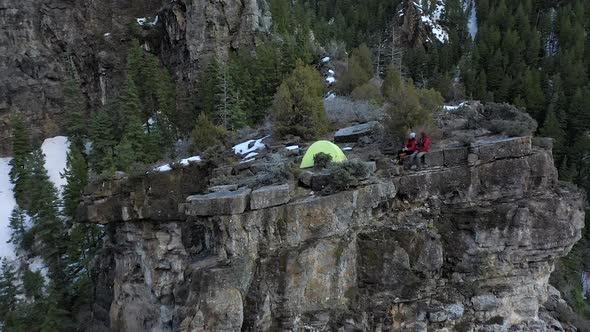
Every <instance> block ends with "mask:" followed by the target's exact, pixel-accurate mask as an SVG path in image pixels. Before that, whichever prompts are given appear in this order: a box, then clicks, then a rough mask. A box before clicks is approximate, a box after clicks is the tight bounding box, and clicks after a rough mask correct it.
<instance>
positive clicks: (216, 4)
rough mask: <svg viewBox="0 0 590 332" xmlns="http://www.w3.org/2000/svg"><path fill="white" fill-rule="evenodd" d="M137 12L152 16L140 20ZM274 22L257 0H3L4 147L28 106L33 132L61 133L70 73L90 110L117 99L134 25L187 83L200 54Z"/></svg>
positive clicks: (223, 49)
mask: <svg viewBox="0 0 590 332" xmlns="http://www.w3.org/2000/svg"><path fill="white" fill-rule="evenodd" d="M156 16H157V17H158V19H157V20H156V19H155V17H156ZM137 17H150V21H149V22H148V23H155V24H153V25H152V24H147V25H144V27H139V26H138V24H137V22H136V18H137ZM270 24H271V20H270V12H269V9H268V6H267V4H266V1H260V0H258V1H257V0H241V1H222V0H178V1H165V0H110V1H103V0H82V1H73V0H44V1H20V0H2V1H1V2H0V25H1V26H2V33H0V155H6V154H9V152H10V146H9V142H10V139H9V138H10V136H9V134H10V129H9V128H10V127H9V118H10V115H11V114H13V113H16V112H19V113H22V114H24V116H25V120H26V121H27V122H28V123H29V124H30V127H31V129H32V134H33V137H34V138H35V139H42V138H44V137H47V136H52V135H56V134H58V133H63V131H64V128H63V126H64V121H63V120H64V114H63V113H64V112H63V105H64V94H63V83H64V82H65V81H66V80H67V79H68V78H69V77H72V76H73V77H74V78H75V79H76V80H78V81H79V83H80V86H81V89H82V91H83V94H84V95H85V97H86V99H87V102H88V111H89V112H90V111H94V110H96V109H99V108H100V107H102V106H104V105H105V104H107V103H108V102H109V101H110V100H112V99H113V98H114V97H115V96H116V95H117V91H118V90H119V88H120V87H121V84H122V82H123V73H124V69H125V59H126V54H127V51H126V49H127V45H128V42H129V41H130V36H131V34H130V32H129V27H130V26H136V27H138V28H139V30H141V32H142V34H143V36H144V38H145V40H146V44H145V45H144V47H145V48H146V49H149V50H150V51H152V52H154V53H157V54H159V55H160V57H161V59H162V61H163V62H164V63H165V64H167V65H168V66H169V67H170V69H171V70H172V72H173V73H174V74H175V76H176V79H177V80H178V81H180V86H181V87H182V86H183V85H184V86H191V85H192V84H193V83H194V82H195V80H196V79H197V77H198V75H197V73H198V71H199V69H200V68H201V67H202V63H201V62H203V61H204V60H207V59H209V58H211V57H212V56H214V55H220V56H224V55H226V54H227V53H228V50H229V49H230V48H232V47H233V48H237V47H240V46H248V45H253V44H254V43H255V39H256V36H258V34H260V33H264V32H267V31H269V30H268V29H269V28H270Z"/></svg>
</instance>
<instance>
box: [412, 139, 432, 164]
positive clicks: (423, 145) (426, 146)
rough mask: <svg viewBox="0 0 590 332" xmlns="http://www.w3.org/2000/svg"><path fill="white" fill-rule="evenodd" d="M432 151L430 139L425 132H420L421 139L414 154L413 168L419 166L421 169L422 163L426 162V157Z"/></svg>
mask: <svg viewBox="0 0 590 332" xmlns="http://www.w3.org/2000/svg"><path fill="white" fill-rule="evenodd" d="M428 150H430V137H428V134H427V133H426V132H425V131H422V132H420V139H419V140H418V144H417V146H416V151H415V152H414V154H412V168H414V166H417V167H418V168H420V167H421V164H422V162H423V161H424V155H425V154H426V153H427V152H428Z"/></svg>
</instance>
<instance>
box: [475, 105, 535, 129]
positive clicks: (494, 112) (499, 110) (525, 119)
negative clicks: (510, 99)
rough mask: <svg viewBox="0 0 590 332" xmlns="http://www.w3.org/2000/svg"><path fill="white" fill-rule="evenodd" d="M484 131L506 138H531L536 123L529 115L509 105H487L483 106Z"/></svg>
mask: <svg viewBox="0 0 590 332" xmlns="http://www.w3.org/2000/svg"><path fill="white" fill-rule="evenodd" d="M483 114H484V117H485V119H486V121H485V123H484V124H483V125H484V127H485V128H486V129H488V130H489V131H491V132H492V133H495V134H504V135H508V136H532V135H533V133H534V132H535V131H536V130H537V122H536V121H535V120H534V119H533V118H531V116H530V115H529V114H527V113H526V112H524V111H521V110H519V109H518V108H516V107H515V106H512V105H509V104H496V103H489V104H486V105H485V106H484V109H483Z"/></svg>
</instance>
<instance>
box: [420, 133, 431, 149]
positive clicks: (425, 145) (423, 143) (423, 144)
mask: <svg viewBox="0 0 590 332" xmlns="http://www.w3.org/2000/svg"><path fill="white" fill-rule="evenodd" d="M429 149H430V137H428V136H426V137H423V138H420V140H419V141H418V152H428V150H429Z"/></svg>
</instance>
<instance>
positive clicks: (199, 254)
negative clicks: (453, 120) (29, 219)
mask: <svg viewBox="0 0 590 332" xmlns="http://www.w3.org/2000/svg"><path fill="white" fill-rule="evenodd" d="M428 163H429V167H428V168H427V169H425V170H422V171H419V172H414V171H409V172H407V171H403V170H402V171H401V173H398V172H391V170H392V169H393V168H391V167H390V166H387V165H381V164H379V167H378V168H379V169H378V171H377V173H378V174H381V176H380V177H378V178H376V179H374V181H372V182H371V184H367V185H365V186H361V187H359V188H357V189H354V190H350V191H345V192H340V193H337V194H333V195H329V196H315V195H312V196H308V195H307V193H308V191H303V192H302V190H303V189H301V188H296V187H295V186H294V184H293V183H292V184H291V193H290V196H287V197H285V187H284V186H283V187H273V188H265V189H263V190H256V191H253V192H251V191H250V189H246V188H244V189H241V190H238V191H235V192H229V193H220V194H219V193H218V194H209V195H206V196H204V195H198V194H203V193H205V192H206V187H207V175H206V174H207V172H206V170H205V167H204V165H192V166H190V167H188V168H184V169H176V170H173V171H171V172H167V173H151V174H149V175H147V176H145V177H142V178H136V179H128V178H120V179H114V180H112V181H105V182H100V183H95V184H93V185H92V186H90V187H89V188H88V190H87V194H86V196H85V200H84V204H83V205H81V208H80V215H81V220H85V221H86V222H95V223H102V224H108V227H109V230H110V236H109V243H108V246H107V250H106V251H105V253H104V254H103V256H102V257H100V259H99V260H98V266H99V271H100V272H99V273H98V274H97V276H96V278H97V282H98V285H99V287H98V288H97V293H96V295H97V303H96V304H95V309H94V310H95V318H96V322H95V326H96V330H101V329H102V330H115V331H195V330H206V331H221V330H223V331H239V330H242V331H251V330H263V331H277V330H298V331H299V330H301V331H302V330H307V331H325V330H340V331H352V330H355V331H356V330H371V331H372V330H379V331H382V330H402V331H426V330H427V329H428V331H431V330H433V331H435V330H439V331H451V330H453V331H473V330H474V329H475V330H476V331H508V330H509V329H510V330H511V331H543V330H545V329H548V330H559V329H557V328H553V327H551V326H557V325H558V324H556V323H555V322H554V321H553V320H552V319H551V317H549V316H548V315H546V314H545V313H544V312H543V314H542V315H539V310H540V309H542V305H543V303H544V302H545V301H546V300H547V297H548V279H549V275H550V274H551V272H552V270H553V266H554V262H555V260H556V259H557V258H559V257H562V256H564V255H566V254H567V253H568V252H569V250H570V249H571V247H572V245H573V244H574V243H575V242H576V241H577V240H578V239H579V238H580V234H581V229H582V227H583V217H584V212H583V206H584V199H583V195H582V194H581V193H580V192H578V191H577V190H576V189H573V188H570V187H566V186H563V185H561V184H560V183H558V182H557V172H556V170H555V168H554V166H553V159H552V156H551V152H550V151H549V150H545V149H543V148H539V147H535V146H532V145H531V140H530V139H529V138H516V139H505V140H496V141H480V142H478V143H477V144H474V145H472V146H471V147H464V148H455V149H447V150H441V151H437V152H432V153H430V154H429V157H428ZM393 170H395V169H393ZM384 174H393V175H392V176H390V177H387V176H383V175H384ZM195 194H197V195H195ZM223 214H225V215H223ZM553 296H554V297H555V296H556V295H555V294H553ZM554 297H553V299H555V298H554Z"/></svg>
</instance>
